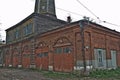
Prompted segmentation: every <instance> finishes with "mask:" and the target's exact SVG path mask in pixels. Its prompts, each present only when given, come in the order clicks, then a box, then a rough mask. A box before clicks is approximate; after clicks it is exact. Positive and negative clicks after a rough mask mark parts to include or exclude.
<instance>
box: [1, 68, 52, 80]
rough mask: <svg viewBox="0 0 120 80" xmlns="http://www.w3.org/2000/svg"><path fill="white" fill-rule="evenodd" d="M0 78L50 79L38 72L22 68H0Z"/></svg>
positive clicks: (15, 79)
mask: <svg viewBox="0 0 120 80" xmlns="http://www.w3.org/2000/svg"><path fill="white" fill-rule="evenodd" d="M0 80H52V79H48V78H45V77H43V76H42V75H41V73H40V72H34V71H30V70H22V69H0Z"/></svg>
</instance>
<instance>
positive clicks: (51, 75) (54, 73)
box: [42, 71, 76, 79]
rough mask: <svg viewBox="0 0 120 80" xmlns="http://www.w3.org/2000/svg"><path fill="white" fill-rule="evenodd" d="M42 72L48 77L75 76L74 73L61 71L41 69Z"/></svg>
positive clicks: (62, 77) (64, 77)
mask: <svg viewBox="0 0 120 80" xmlns="http://www.w3.org/2000/svg"><path fill="white" fill-rule="evenodd" d="M42 74H43V75H44V76H46V77H49V78H59V79H66V78H70V79H72V78H76V75H74V74H72V73H62V72H52V71H42Z"/></svg>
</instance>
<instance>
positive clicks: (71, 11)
mask: <svg viewBox="0 0 120 80" xmlns="http://www.w3.org/2000/svg"><path fill="white" fill-rule="evenodd" d="M57 9H59V10H62V11H65V12H69V13H71V14H75V15H79V16H82V17H84V15H81V14H78V13H75V12H72V11H68V10H65V9H61V8H58V7H57Z"/></svg>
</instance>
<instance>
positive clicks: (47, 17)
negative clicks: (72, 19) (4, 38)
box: [5, 13, 66, 31]
mask: <svg viewBox="0 0 120 80" xmlns="http://www.w3.org/2000/svg"><path fill="white" fill-rule="evenodd" d="M35 16H39V17H42V18H46V19H49V20H53V21H57V22H60V23H63V24H65V23H66V22H65V21H63V20H60V19H57V18H53V17H51V16H45V15H43V14H39V13H32V14H30V15H29V16H28V17H26V18H25V19H23V20H22V21H20V22H19V23H17V24H15V25H14V26H12V27H10V28H8V29H6V30H5V31H9V30H11V29H14V28H16V27H18V26H19V25H21V24H23V23H25V22H26V21H27V20H29V19H31V18H33V17H35Z"/></svg>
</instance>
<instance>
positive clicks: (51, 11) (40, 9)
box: [34, 0, 56, 18]
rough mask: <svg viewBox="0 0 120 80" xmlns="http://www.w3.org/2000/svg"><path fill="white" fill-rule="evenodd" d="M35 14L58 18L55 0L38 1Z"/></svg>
mask: <svg viewBox="0 0 120 80" xmlns="http://www.w3.org/2000/svg"><path fill="white" fill-rule="evenodd" d="M34 12H35V13H39V14H44V15H46V16H51V17H55V18H56V12H55V0H36V2H35V10H34Z"/></svg>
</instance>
